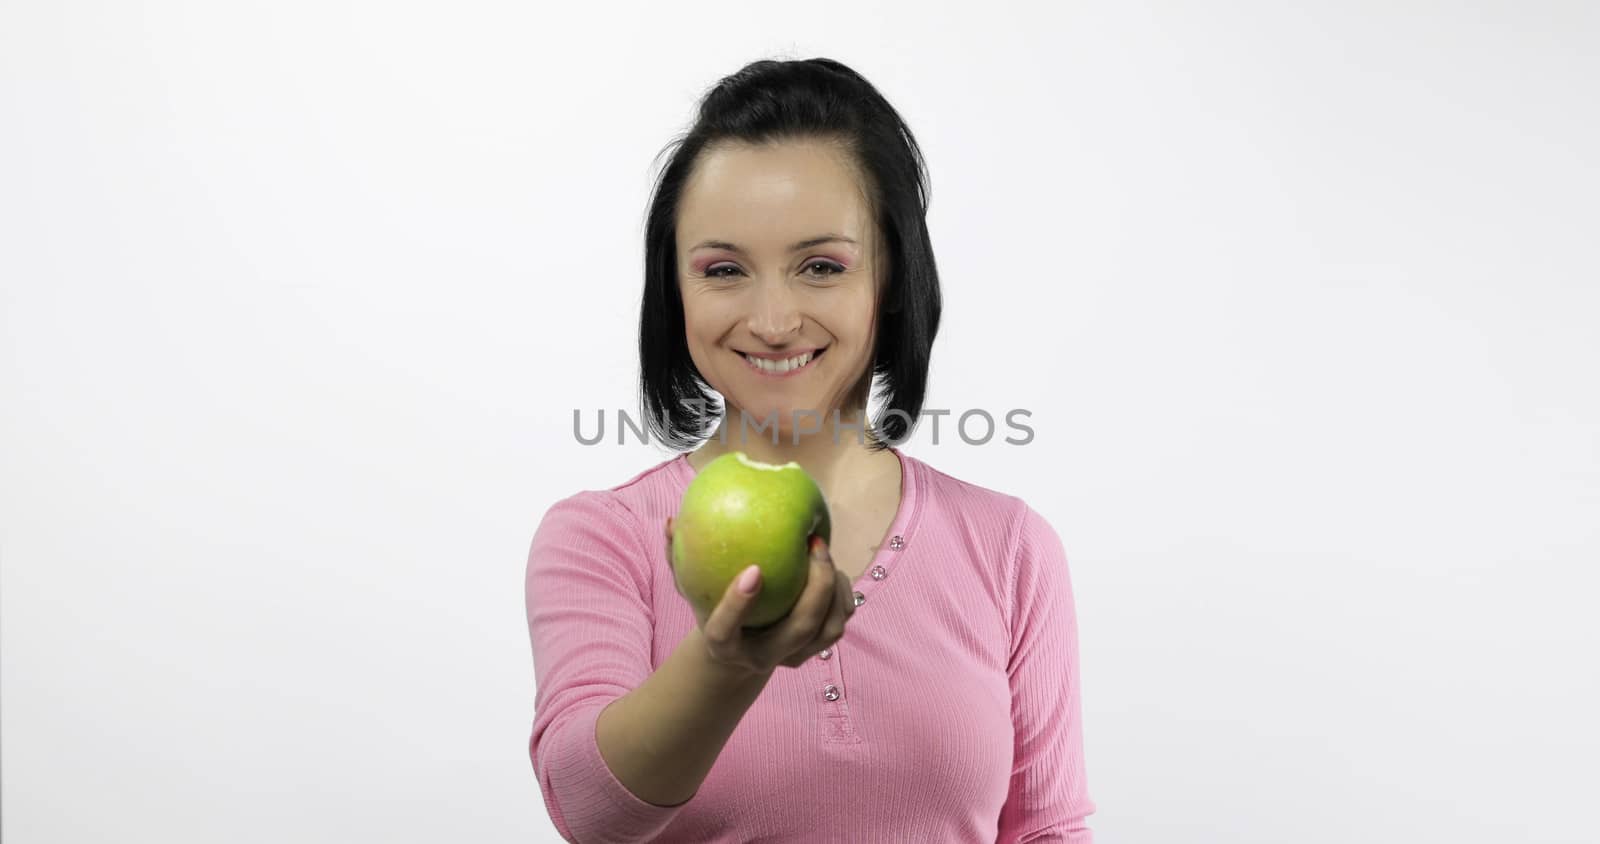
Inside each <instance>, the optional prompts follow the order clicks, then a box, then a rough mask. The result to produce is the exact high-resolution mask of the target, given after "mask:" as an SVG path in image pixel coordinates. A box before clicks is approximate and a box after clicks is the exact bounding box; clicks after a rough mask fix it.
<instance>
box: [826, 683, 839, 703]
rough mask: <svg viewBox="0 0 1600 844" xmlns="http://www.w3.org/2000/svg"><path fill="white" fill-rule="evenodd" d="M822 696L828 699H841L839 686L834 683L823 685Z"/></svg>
mask: <svg viewBox="0 0 1600 844" xmlns="http://www.w3.org/2000/svg"><path fill="white" fill-rule="evenodd" d="M822 696H823V697H824V698H826V699H828V700H838V699H839V687H838V686H835V685H834V684H832V683H829V684H828V685H826V686H823V687H822Z"/></svg>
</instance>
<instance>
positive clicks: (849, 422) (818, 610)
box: [526, 58, 1095, 844]
mask: <svg viewBox="0 0 1600 844" xmlns="http://www.w3.org/2000/svg"><path fill="white" fill-rule="evenodd" d="M674 147H675V150H674V153H673V155H672V156H671V159H670V161H669V162H668V164H667V165H666V167H665V168H664V169H663V171H662V173H661V175H660V177H659V179H658V180H657V183H656V185H655V193H654V196H653V197H652V199H651V203H650V212H649V221H648V223H647V225H646V240H645V278H644V292H643V297H642V300H641V303H640V328H639V364H640V398H641V403H642V404H643V409H644V413H645V417H646V421H647V424H648V425H649V426H650V428H651V429H652V431H653V432H654V433H655V434H656V435H657V436H658V438H659V439H660V440H661V441H663V442H666V443H668V444H670V445H672V446H673V447H675V448H678V449H684V450H683V451H682V452H681V453H679V454H677V455H675V456H674V457H672V458H671V459H669V460H666V461H663V462H660V463H658V464H656V465H654V466H651V467H649V468H647V469H645V470H644V471H642V472H640V473H638V474H637V475H635V476H634V477H632V478H629V479H627V480H625V481H623V482H621V483H616V484H612V485H609V486H606V487H604V488H600V489H596V488H593V487H592V486H590V487H587V488H586V489H585V491H583V492H579V493H577V494H575V495H572V496H570V497H568V498H566V499H563V500H562V501H559V502H557V503H556V504H555V505H554V506H552V507H551V508H550V510H549V512H547V513H546V515H545V517H544V519H543V521H541V523H540V525H539V528H538V531H537V533H536V534H535V536H534V539H533V543H532V546H531V548H530V549H529V554H528V576H527V593H526V597H527V609H528V629H529V634H530V639H531V641H532V645H533V653H534V668H535V674H536V678H535V680H536V682H535V685H536V700H535V713H536V714H535V717H534V724H533V733H532V735H531V736H530V737H529V746H528V750H529V753H530V758H531V760H532V762H533V766H534V770H535V772H536V774H537V777H538V780H539V786H540V789H541V791H542V793H543V796H544V800H545V804H546V807H547V808H548V809H549V812H550V817H551V819H552V820H553V821H554V823H555V824H556V827H557V829H558V830H559V831H560V832H561V834H562V835H563V836H564V837H566V838H567V839H568V840H572V841H639V842H643V841H661V842H679V841H681V842H730V844H731V842H739V841H750V840H762V841H792V842H809V841H857V840H860V841H998V842H1007V843H1008V844H1009V842H1021V841H1039V840H1051V841H1067V842H1076V844H1083V843H1084V842H1090V841H1092V833H1091V832H1090V830H1089V827H1088V825H1087V823H1086V821H1085V818H1086V816H1088V815H1089V814H1091V813H1092V812H1093V811H1094V809H1095V806H1094V803H1093V802H1092V801H1091V800H1090V799H1089V794H1088V785H1087V779H1086V776H1085V773H1084V762H1083V732H1082V725H1081V719H1080V717H1079V713H1080V711H1081V702H1080V693H1079V688H1078V665H1077V624H1076V616H1075V614H1074V609H1073V597H1072V590H1071V581H1070V578H1069V577H1068V571H1067V563H1066V555H1065V552H1064V550H1063V547H1062V544H1061V541H1060V538H1059V537H1058V536H1057V535H1056V533H1055V531H1054V530H1053V529H1052V528H1051V527H1050V525H1049V523H1048V522H1046V521H1045V520H1044V518H1043V517H1041V516H1040V515H1039V514H1038V513H1037V512H1036V511H1034V510H1033V509H1032V508H1031V507H1029V506H1028V505H1027V504H1026V503H1025V502H1023V501H1022V500H1021V499H1019V498H1017V497H1015V496H1011V495H1006V494H1004V493H1001V492H998V491H995V490H991V489H987V488H985V487H982V486H980V485H978V484H974V483H970V482H966V481H962V480H958V479H956V478H954V477H952V476H950V475H948V474H946V473H943V472H939V471H936V470H935V469H933V468H932V467H931V466H929V465H927V464H925V463H923V462H922V461H920V460H917V459H915V458H913V457H911V456H910V455H908V454H906V453H904V452H903V451H901V450H900V449H899V448H897V447H895V444H896V443H897V442H898V441H901V440H903V439H904V438H905V437H907V436H909V434H910V431H909V428H910V427H911V420H915V419H917V418H918V416H919V415H920V411H921V408H922V403H923V395H924V392H925V390H926V386H927V382H928V369H929V363H930V361H931V358H932V349H933V341H934V337H935V335H936V334H937V333H938V327H939V317H940V295H939V277H938V272H937V270H936V268H935V264H934V259H933V248H932V245H931V243H930V242H929V238H928V229H927V223H926V217H927V199H928V190H927V177H926V172H925V169H924V164H923V160H922V156H921V153H920V151H919V149H918V147H917V143H916V141H915V139H914V138H913V137H912V134H911V131H910V129H909V128H908V127H907V126H906V125H905V123H904V122H903V121H902V120H901V118H900V116H899V114H897V113H896V112H895V110H894V109H893V108H892V107H891V106H890V105H889V103H888V101H887V100H885V99H884V98H883V96H882V95H881V94H880V93H879V92H878V90H877V89H876V88H874V87H873V86H872V85H871V84H870V83H868V82H867V81H866V80H865V79H863V78H862V77H861V76H860V75H859V74H857V73H856V72H855V71H853V70H851V69H850V68H847V67H845V66H844V65H842V64H840V63H839V62H836V61H833V60H830V59H823V58H816V59H809V60H805V61H770V60H763V61H757V62H754V63H752V64H750V65H748V66H746V67H745V68H743V69H742V70H740V71H739V72H737V73H735V74H733V75H732V76H729V77H727V78H725V79H723V80H721V81H720V82H719V83H717V85H716V86H714V87H713V88H712V89H711V90H710V92H709V93H707V94H706V96H705V98H704V99H703V100H702V101H701V103H700V108H699V113H698V115H697V117H696V120H695V123H694V126H693V127H692V128H691V129H690V130H689V132H688V133H687V134H686V135H685V136H683V137H682V138H680V139H678V140H677V141H675V142H674ZM875 383H876V384H877V385H878V388H879V389H878V390H877V392H876V395H877V396H878V398H880V399H881V400H882V405H883V407H882V411H881V413H880V414H879V416H878V419H877V420H876V421H875V422H874V421H869V420H868V418H867V417H868V415H867V405H868V399H869V397H870V396H871V395H872V394H873V386H874V384H875ZM750 417H754V418H755V419H757V420H759V424H758V426H757V427H756V431H757V434H758V435H757V436H755V437H754V438H750V437H747V436H746V435H747V434H748V433H749V432H750V429H749V426H748V425H747V424H746V423H747V421H748V419H749V418H750ZM713 425H714V426H715V428H716V430H715V431H714V432H710V431H708V428H710V427H712V426H713ZM762 431H766V432H767V433H769V435H770V439H769V438H767V437H763V436H761V435H760V432H762ZM847 431H848V432H850V433H853V434H855V436H843V434H844V432H847ZM734 435H736V436H737V437H738V438H739V439H738V442H736V443H730V442H729V440H730V437H731V436H734ZM730 451H740V452H744V453H746V454H747V455H748V457H750V458H753V459H754V460H756V461H760V462H761V463H765V464H775V465H785V464H789V463H790V462H794V463H797V464H799V465H800V466H801V467H802V468H804V469H805V470H806V472H807V473H808V474H809V475H810V476H811V478H812V479H814V480H815V482H816V485H817V488H818V489H820V490H821V492H822V494H823V498H824V499H825V501H826V504H827V510H828V512H829V514H830V521H831V534H830V537H821V536H819V535H813V536H812V537H809V539H810V540H812V542H811V544H810V545H809V548H810V569H809V574H808V576H807V579H806V581H805V586H804V591H803V593H802V594H801V596H800V598H799V600H798V602H797V603H795V604H794V608H793V609H792V610H790V611H789V612H788V615H786V616H785V617H783V618H782V619H780V620H778V621H776V622H773V623H772V624H771V625H767V626H764V627H762V628H761V629H760V630H759V632H756V631H754V630H746V629H745V625H744V623H743V622H744V620H745V619H746V618H747V617H749V613H750V610H751V607H752V606H753V605H755V603H756V596H757V595H759V594H760V591H761V589H762V586H763V585H762V583H761V582H760V577H759V574H760V572H761V570H762V569H761V567H759V566H750V567H748V568H747V569H746V570H745V573H746V574H750V573H751V572H754V573H755V575H753V576H752V577H753V579H750V580H747V581H746V583H745V587H747V588H748V591H746V588H745V587H740V585H739V580H735V581H734V582H733V583H731V584H730V585H729V586H728V588H727V591H726V592H724V593H723V594H722V595H721V597H720V601H719V602H718V603H717V605H716V607H715V608H714V609H712V610H711V611H710V612H709V613H706V612H704V611H700V610H696V609H695V608H694V607H691V604H690V602H689V601H688V600H687V599H686V597H685V595H684V593H683V591H682V588H681V586H680V584H679V582H678V581H677V579H676V578H675V577H674V570H673V565H672V564H671V562H670V561H669V556H668V553H667V548H668V547H670V546H671V542H672V535H673V517H674V516H675V515H676V514H677V513H678V512H679V506H680V504H681V503H682V501H683V497H684V493H685V490H686V489H687V488H688V487H689V483H690V481H691V480H693V479H694V478H695V477H696V475H697V474H698V473H699V472H700V470H702V469H704V468H705V467H706V466H707V464H709V463H710V462H711V461H713V460H714V459H715V458H717V457H718V456H721V455H722V454H725V453H728V452H730ZM686 530H687V528H686ZM744 538H748V537H744ZM768 539H771V538H770V537H768ZM825 539H826V540H827V541H824V540H825ZM663 540H665V541H663ZM709 541H710V540H704V541H703V542H702V544H704V543H705V542H709ZM787 542H788V540H787V539H786V540H784V543H787ZM780 544H782V543H780ZM707 547H709V546H707ZM761 547H767V546H761ZM805 551H806V549H804V548H800V547H798V546H795V547H792V548H786V549H784V553H785V554H786V555H787V554H789V553H797V554H800V555H804V554H805ZM693 562H695V561H694V560H692V559H691V560H686V561H683V562H682V565H685V566H689V565H691V564H692V563H693ZM724 562H726V561H724ZM751 562H757V561H751ZM735 564H737V561H735ZM724 568H725V569H726V566H725V567H724ZM773 588H774V589H777V588H779V584H777V583H776V582H775V583H774V585H773ZM704 597H705V596H704V595H700V596H699V598H700V599H701V601H700V603H702V604H703V603H705V601H704ZM702 609H703V608H702ZM847 628H848V632H847ZM779 669H789V670H786V671H785V670H779Z"/></svg>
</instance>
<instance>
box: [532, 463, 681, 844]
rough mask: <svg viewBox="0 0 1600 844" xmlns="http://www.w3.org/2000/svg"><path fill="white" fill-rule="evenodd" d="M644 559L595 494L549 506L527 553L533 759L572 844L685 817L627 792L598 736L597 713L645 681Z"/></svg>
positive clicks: (623, 514)
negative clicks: (610, 765) (609, 764)
mask: <svg viewBox="0 0 1600 844" xmlns="http://www.w3.org/2000/svg"><path fill="white" fill-rule="evenodd" d="M649 559H650V556H649V555H648V554H647V553H646V552H645V546H644V544H643V537H642V536H641V535H640V527H639V525H638V523H637V521H636V520H635V519H633V518H632V517H631V515H630V513H629V511H628V510H627V509H626V508H624V506H623V505H622V504H620V503H619V502H617V501H615V500H614V498H613V497H612V493H611V492H609V491H598V490H587V491H584V492H580V493H577V494H576V495H573V496H571V497H569V498H566V499H563V500H561V501H558V502H556V504H554V505H553V506H552V507H551V508H550V510H549V511H548V512H546V513H545V516H544V518H543V520H542V521H541V522H540V523H539V527H538V529H537V531H536V532H535V533H534V537H533V542H532V545H531V547H530V548H529V551H528V567H527V580H526V599H527V612H528V635H529V639H530V640H531V642H532V646H533V664H534V677H535V680H534V683H535V686H536V693H535V698H534V721H533V733H532V736H531V737H530V738H529V742H528V753H529V758H530V759H531V760H532V762H533V768H534V773H535V774H536V776H537V777H538V780H539V788H540V790H541V791H542V792H543V794H544V801H545V806H546V808H547V809H548V810H549V813H550V818H551V820H552V821H554V823H555V826H556V829H557V830H558V831H559V832H560V833H561V836H562V837H563V838H565V839H566V840H568V841H572V842H578V844H600V842H619V843H621V842H642V841H649V840H651V839H653V838H655V837H656V835H657V834H659V833H660V832H661V830H662V829H663V828H664V827H665V826H666V825H667V824H668V823H669V822H670V821H671V820H672V819H673V817H675V816H676V815H677V814H678V812H679V811H680V809H681V807H664V806H656V805H654V804H652V803H648V802H645V801H643V800H641V799H639V798H638V797H636V796H635V795H634V794H633V793H632V792H630V791H628V789H627V787H625V786H624V785H623V784H622V783H621V782H619V781H618V780H617V778H616V776H615V775H613V774H612V772H611V769H610V768H609V767H608V766H607V765H606V763H605V760H604V759H603V758H602V757H601V756H600V748H599V744H598V742H597V741H596V739H595V722H596V720H597V719H598V718H599V717H600V711H601V710H602V709H604V708H605V707H606V706H607V705H608V704H610V703H611V702H612V701H614V700H616V699H617V698H619V697H621V696H622V695H624V694H627V693H628V692H630V691H632V690H633V689H635V688H637V687H638V686H639V684H641V683H643V682H644V680H645V679H646V678H648V677H649V675H650V673H651V667H650V642H651V635H652V631H653V624H654V619H653V617H652V610H651V605H650V601H649V596H650V588H651V587H650V577H649V574H650V573H649V571H648V570H647V565H648V562H647V561H648V560H649Z"/></svg>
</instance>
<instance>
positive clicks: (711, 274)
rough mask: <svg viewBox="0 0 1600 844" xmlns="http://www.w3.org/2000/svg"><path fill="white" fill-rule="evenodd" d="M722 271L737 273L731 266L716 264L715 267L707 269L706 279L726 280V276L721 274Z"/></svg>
mask: <svg viewBox="0 0 1600 844" xmlns="http://www.w3.org/2000/svg"><path fill="white" fill-rule="evenodd" d="M723 270H733V271H734V272H738V271H739V268H738V267H736V266H734V265H732V264H718V265H717V266H715V267H707V268H706V278H728V276H725V275H723V274H722V271H723Z"/></svg>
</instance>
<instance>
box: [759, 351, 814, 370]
mask: <svg viewBox="0 0 1600 844" xmlns="http://www.w3.org/2000/svg"><path fill="white" fill-rule="evenodd" d="M811 357H812V353H811V352H806V353H805V354H803V355H800V356H798V357H792V358H789V359H788V360H766V359H765V358H753V357H751V356H749V355H745V356H744V359H745V360H747V361H750V363H751V364H753V365H755V366H756V367H758V368H760V369H761V370H762V371H763V372H788V371H789V370H791V369H799V368H800V367H802V366H805V365H806V364H808V363H810V362H811Z"/></svg>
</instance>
